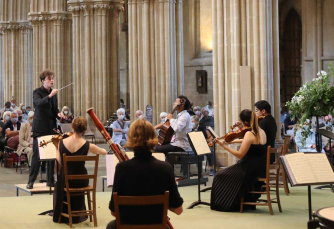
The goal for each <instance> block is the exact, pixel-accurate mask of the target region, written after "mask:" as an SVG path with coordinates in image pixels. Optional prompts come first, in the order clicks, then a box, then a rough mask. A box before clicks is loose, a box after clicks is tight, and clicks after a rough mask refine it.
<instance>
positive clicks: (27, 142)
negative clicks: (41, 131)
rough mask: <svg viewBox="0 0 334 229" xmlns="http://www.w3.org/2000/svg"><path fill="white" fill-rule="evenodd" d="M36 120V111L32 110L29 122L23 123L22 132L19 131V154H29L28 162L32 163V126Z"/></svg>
mask: <svg viewBox="0 0 334 229" xmlns="http://www.w3.org/2000/svg"><path fill="white" fill-rule="evenodd" d="M33 120H34V112H33V111H32V112H30V113H29V114H28V122H27V123H24V124H22V126H21V129H20V133H19V147H18V148H17V154H18V155H21V154H22V153H25V154H27V156H28V162H29V163H31V157H32V153H33V151H32V145H33V138H32V137H31V136H32V132H31V127H32V123H33Z"/></svg>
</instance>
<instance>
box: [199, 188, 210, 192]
mask: <svg viewBox="0 0 334 229" xmlns="http://www.w3.org/2000/svg"><path fill="white" fill-rule="evenodd" d="M211 189H212V187H208V188H205V189H202V190H201V192H206V191H211Z"/></svg>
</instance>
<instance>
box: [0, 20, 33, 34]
mask: <svg viewBox="0 0 334 229" xmlns="http://www.w3.org/2000/svg"><path fill="white" fill-rule="evenodd" d="M29 29H32V26H31V24H30V23H29V22H9V23H2V24H1V25H0V32H2V33H4V32H5V31H6V30H29Z"/></svg>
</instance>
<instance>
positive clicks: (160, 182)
mask: <svg viewBox="0 0 334 229" xmlns="http://www.w3.org/2000/svg"><path fill="white" fill-rule="evenodd" d="M157 144H158V140H157V137H156V134H155V131H154V127H153V125H152V124H151V123H150V122H149V121H146V120H144V119H137V120H136V121H134V123H132V124H131V126H130V129H129V132H128V141H127V143H126V144H125V147H126V148H128V149H131V150H133V151H134V158H133V159H131V160H129V161H124V162H122V163H119V164H118V165H117V166H116V171H115V177H114V186H113V190H112V191H113V193H114V192H117V193H118V195H120V196H150V195H163V194H164V192H165V191H169V210H170V211H172V212H174V213H175V214H177V215H180V214H181V213H182V211H183V208H182V204H183V199H182V198H181V196H180V194H179V192H178V189H177V186H176V183H175V177H174V171H173V168H172V166H171V165H170V164H168V163H167V162H163V161H159V160H157V159H155V158H154V157H153V156H152V150H153V148H154V146H156V145H157ZM109 209H110V211H111V214H112V215H113V216H115V206H114V200H113V195H111V200H110V204H109ZM161 210H162V209H161V207H160V206H142V207H140V210H138V207H133V206H129V207H123V208H122V209H121V212H120V213H121V218H122V222H123V223H127V224H133V225H136V224H143V223H145V224H147V223H148V222H150V223H159V222H157V220H159V219H161V216H162V211H161ZM112 228H116V222H115V220H113V221H111V222H110V223H109V224H108V226H107V229H112Z"/></svg>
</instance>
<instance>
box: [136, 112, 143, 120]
mask: <svg viewBox="0 0 334 229" xmlns="http://www.w3.org/2000/svg"><path fill="white" fill-rule="evenodd" d="M139 118H145V115H144V112H143V111H142V110H137V111H136V119H139Z"/></svg>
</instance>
